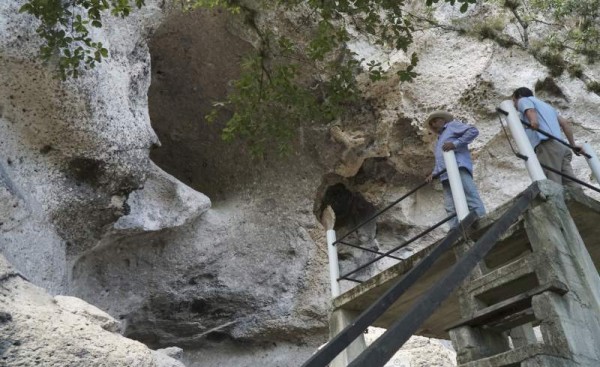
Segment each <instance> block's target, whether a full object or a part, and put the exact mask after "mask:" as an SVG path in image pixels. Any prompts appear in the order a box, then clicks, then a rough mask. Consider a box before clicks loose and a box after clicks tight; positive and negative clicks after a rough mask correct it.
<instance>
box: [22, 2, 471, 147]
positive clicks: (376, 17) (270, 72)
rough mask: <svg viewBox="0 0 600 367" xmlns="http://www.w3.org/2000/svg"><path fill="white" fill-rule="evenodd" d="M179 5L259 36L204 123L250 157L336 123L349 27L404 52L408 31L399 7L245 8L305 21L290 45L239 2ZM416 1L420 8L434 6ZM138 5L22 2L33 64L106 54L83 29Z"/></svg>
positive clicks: (81, 64) (346, 107)
mask: <svg viewBox="0 0 600 367" xmlns="http://www.w3.org/2000/svg"><path fill="white" fill-rule="evenodd" d="M180 1H181V3H182V5H183V6H184V8H187V9H195V8H215V7H218V8H223V9H227V10H229V11H231V13H233V14H238V16H240V17H244V19H245V20H246V22H247V24H248V25H249V26H250V27H251V28H253V29H254V31H255V32H256V34H257V35H258V36H259V38H260V46H259V47H258V49H257V50H256V52H255V53H254V54H252V55H249V56H247V57H246V59H245V60H244V62H243V64H242V74H241V76H240V78H239V80H237V82H236V83H235V88H234V90H233V91H232V92H231V93H230V94H229V96H228V97H227V99H226V101H222V102H216V103H215V105H216V106H217V107H216V109H215V110H214V111H213V112H211V113H210V114H209V115H208V116H207V119H208V120H209V121H214V120H215V119H217V118H218V119H221V118H226V119H227V121H226V123H225V128H224V130H223V138H224V139H225V140H234V139H236V138H242V139H243V140H245V141H246V142H247V143H248V146H249V147H250V149H251V152H252V153H253V154H254V155H258V156H260V155H262V154H263V153H264V152H265V150H266V149H272V148H275V149H276V150H277V151H279V152H280V153H286V152H289V151H290V149H291V148H290V142H291V141H292V140H293V138H294V136H295V131H296V129H297V127H298V126H299V125H300V124H302V123H306V122H311V121H314V122H327V121H331V120H333V119H336V118H339V117H340V116H342V115H343V114H344V113H348V112H349V111H350V109H351V107H352V105H353V103H355V102H356V101H357V100H358V99H359V98H360V91H359V89H358V86H357V76H358V75H360V74H361V73H362V72H363V70H362V68H361V62H362V61H364V60H357V59H356V55H355V54H354V53H352V52H351V51H350V50H349V48H348V47H347V42H348V41H349V40H350V34H349V30H353V31H355V32H358V33H359V34H363V35H365V36H367V37H369V38H370V39H373V40H375V42H376V43H377V44H379V45H382V46H386V47H388V48H393V49H397V50H403V51H405V52H408V48H409V46H410V45H411V44H412V42H413V37H412V32H413V31H414V28H413V24H412V22H411V18H410V17H407V16H405V14H404V12H403V8H404V5H405V1H403V0H339V1H322V0H287V1H285V0H277V1H267V0H256V1H255V3H257V4H256V5H257V6H258V7H259V8H260V9H261V10H262V11H265V12H269V11H275V10H278V9H279V10H287V11H290V14H305V15H304V16H303V19H302V22H303V25H305V26H306V27H303V28H302V29H303V33H304V34H303V35H302V36H300V37H297V39H291V38H286V37H284V36H280V35H276V34H274V33H273V32H272V31H271V30H270V29H269V27H268V26H259V25H258V22H257V14H258V13H257V10H256V9H251V8H249V7H247V6H246V5H244V4H246V2H243V1H240V0H180ZM424 1H425V2H426V4H427V5H432V4H433V3H438V2H440V0H424ZM444 2H446V3H450V4H451V5H455V4H457V5H460V9H461V11H466V10H467V8H468V6H469V5H470V4H473V3H475V0H444ZM142 6H144V0H29V1H28V2H27V3H26V4H25V5H23V6H22V7H21V9H20V11H21V12H23V13H29V14H31V15H33V16H35V17H36V18H38V19H39V20H40V25H39V27H38V28H37V30H36V31H37V33H38V35H39V36H40V37H41V38H42V39H43V40H44V43H43V45H42V47H41V52H40V55H41V58H42V59H43V60H44V61H46V62H49V63H51V64H54V65H57V69H58V73H59V76H60V77H61V78H62V79H63V80H65V79H67V78H69V77H74V78H76V77H78V76H79V75H80V74H81V72H82V71H83V70H86V69H91V68H94V67H95V66H96V64H97V63H99V62H102V60H103V59H104V58H106V57H108V54H109V52H108V49H107V48H106V47H105V46H104V45H103V44H102V43H101V42H99V41H96V40H94V38H93V37H92V35H91V32H90V30H91V29H92V28H101V27H102V25H103V23H102V22H103V16H106V15H107V14H108V12H110V14H111V15H112V16H118V17H126V16H128V15H129V14H130V13H131V12H132V11H133V10H134V8H141V7H142ZM307 35H308V37H307ZM293 36H295V35H291V37H293ZM306 38H308V40H306ZM409 60H410V62H409V64H408V65H407V67H406V68H405V69H403V70H400V71H398V72H397V74H398V77H399V79H400V80H401V81H411V80H412V79H414V78H415V77H416V76H417V74H416V73H415V71H414V68H415V66H416V64H417V62H418V58H417V55H416V54H413V55H412V56H411V57H410V59H409ZM366 68H367V73H368V76H369V78H370V79H371V80H372V81H377V80H380V79H383V78H386V77H387V75H386V73H385V72H384V70H383V67H382V65H381V64H380V63H378V62H370V63H367V64H366ZM221 110H225V111H226V112H228V113H227V115H226V116H225V115H224V114H223V113H221V112H220V111H221Z"/></svg>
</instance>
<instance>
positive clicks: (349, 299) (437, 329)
mask: <svg viewBox="0 0 600 367" xmlns="http://www.w3.org/2000/svg"><path fill="white" fill-rule="evenodd" d="M565 196H566V203H567V206H568V208H569V210H570V213H571V216H572V217H573V220H574V221H575V223H576V225H577V228H578V230H579V232H580V234H581V237H582V238H583V241H584V243H585V244H586V247H587V249H588V251H589V253H590V255H591V257H592V259H593V261H594V264H595V265H596V269H599V270H600V202H598V201H596V200H594V199H592V198H590V197H588V196H586V195H584V194H582V193H581V192H579V191H571V190H569V191H567V192H566V193H565ZM511 204H512V202H509V203H506V204H505V205H503V206H502V207H500V208H498V209H497V210H495V211H494V212H492V213H490V214H489V215H488V216H487V217H486V218H484V219H483V220H481V221H480V223H479V226H478V228H477V229H475V230H472V231H470V232H469V234H468V235H469V237H470V238H471V239H473V240H475V241H476V240H477V239H478V238H479V237H480V236H482V235H483V233H485V231H486V230H487V229H488V228H489V227H490V226H491V225H492V224H493V223H494V221H495V220H496V219H497V218H499V217H500V216H501V215H502V214H503V213H504V211H505V210H506V208H507V207H509V206H510V205H511ZM431 248H432V247H428V248H426V249H424V250H421V251H420V252H418V253H416V254H414V255H413V256H411V257H410V258H408V259H407V260H405V261H403V262H400V263H398V264H396V265H394V266H392V267H390V268H388V269H387V270H385V271H383V272H381V273H380V274H378V275H377V276H375V277H373V278H371V279H369V280H368V281H366V282H364V283H362V284H359V285H357V286H355V287H354V288H352V289H351V290H349V291H347V292H345V293H344V294H342V295H340V296H339V297H337V298H336V299H334V300H333V307H334V308H335V309H340V308H341V309H345V310H351V311H356V312H362V311H363V310H365V309H366V308H368V307H369V306H370V305H371V304H372V303H373V302H374V301H375V300H377V298H379V297H380V296H381V295H382V294H383V293H384V292H385V291H386V290H387V289H388V288H389V287H390V286H391V285H392V284H394V282H395V281H397V280H398V279H399V277H402V276H403V275H404V274H405V273H406V272H407V271H409V270H410V269H411V268H412V266H413V265H414V264H416V263H417V262H418V261H419V260H421V259H422V258H423V257H425V256H426V255H427V254H428V253H429V252H430V251H431ZM528 253H530V247H529V240H528V239H527V234H526V232H525V228H524V222H523V220H522V219H521V220H519V221H518V222H517V223H515V224H514V225H513V226H512V227H511V229H510V230H509V231H508V233H506V235H505V236H504V237H503V238H502V240H501V241H500V242H498V244H496V246H495V247H494V249H492V250H491V252H490V253H489V254H488V256H487V257H486V265H487V267H488V269H490V270H492V269H496V268H500V267H503V266H505V265H508V264H510V263H511V262H514V261H515V259H519V258H523V257H525V256H526V255H527V254H528ZM455 260H456V259H455V255H454V253H453V252H452V251H448V252H447V253H446V254H444V255H443V256H442V257H441V258H440V259H439V260H438V261H437V262H436V263H435V264H434V265H433V267H432V268H431V269H430V270H429V271H428V272H427V273H426V274H425V275H424V276H423V277H422V278H421V279H420V280H419V281H418V282H417V283H416V284H415V285H414V286H413V287H411V289H409V290H408V291H407V292H406V293H405V294H404V295H403V296H402V297H401V298H400V299H399V300H398V301H397V302H396V303H394V305H392V307H390V308H389V309H388V311H387V312H386V313H385V314H384V315H382V316H381V317H380V318H379V319H378V320H377V321H376V322H375V324H374V326H378V327H382V328H388V327H389V326H390V325H391V324H392V323H393V322H395V321H396V320H397V319H398V317H399V315H402V314H403V313H405V312H406V311H407V310H408V309H409V308H410V307H411V305H412V304H413V302H414V301H415V300H417V299H418V298H419V297H420V296H421V295H422V294H423V293H424V292H425V291H427V290H428V289H429V287H431V286H432V285H433V284H434V282H435V281H436V280H438V279H439V278H440V277H442V276H443V275H444V273H445V272H446V271H447V270H448V269H449V268H450V267H451V266H452V265H454V263H455ZM515 265H517V264H513V265H511V266H512V267H515ZM523 279H524V280H523V281H524V282H528V281H531V280H530V279H528V278H523ZM515 287H516V288H519V285H517V284H516V285H515ZM489 296H490V297H496V296H498V297H500V298H505V295H493V294H490V295H489ZM459 320H460V313H459V305H458V297H457V295H456V292H455V293H454V294H453V295H452V296H450V297H449V298H448V299H447V300H446V301H445V302H444V303H443V304H442V305H441V306H440V308H438V310H437V311H436V312H435V313H434V314H433V315H432V316H431V317H430V318H429V319H428V320H427V321H426V322H425V323H424V324H423V325H422V326H421V328H420V329H419V330H418V331H417V333H416V334H417V335H422V336H427V337H435V338H443V339H448V338H449V336H448V333H447V332H446V329H447V328H448V327H449V326H450V325H452V324H454V323H456V322H458V321H459Z"/></svg>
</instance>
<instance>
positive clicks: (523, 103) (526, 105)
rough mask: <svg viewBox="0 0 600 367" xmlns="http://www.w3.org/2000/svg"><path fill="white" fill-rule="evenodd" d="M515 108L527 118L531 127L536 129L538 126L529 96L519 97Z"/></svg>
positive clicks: (535, 112) (533, 106)
mask: <svg viewBox="0 0 600 367" xmlns="http://www.w3.org/2000/svg"><path fill="white" fill-rule="evenodd" d="M517 108H518V109H519V112H521V114H522V115H523V116H525V118H527V121H529V124H530V125H531V128H532V129H534V130H537V129H538V128H539V127H540V122H539V121H538V116H537V111H536V110H535V105H534V104H533V102H532V101H531V100H530V99H529V98H525V97H523V98H520V99H519V101H518V102H517Z"/></svg>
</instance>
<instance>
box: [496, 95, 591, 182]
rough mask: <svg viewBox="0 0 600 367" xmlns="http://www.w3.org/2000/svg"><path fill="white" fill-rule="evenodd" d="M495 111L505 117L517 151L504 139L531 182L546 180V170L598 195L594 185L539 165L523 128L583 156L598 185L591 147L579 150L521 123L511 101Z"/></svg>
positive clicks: (587, 146) (584, 146) (547, 133)
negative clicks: (523, 165) (519, 160)
mask: <svg viewBox="0 0 600 367" xmlns="http://www.w3.org/2000/svg"><path fill="white" fill-rule="evenodd" d="M496 111H497V112H498V113H499V114H500V115H503V116H505V117H506V120H507V125H508V126H509V129H510V131H511V133H512V136H513V139H514V140H515V142H516V144H517V147H518V150H515V148H514V147H513V145H512V143H511V142H510V139H509V137H508V134H507V136H506V138H507V140H508V143H509V145H510V148H511V150H512V151H513V153H514V154H515V156H517V157H518V158H520V159H522V160H523V161H525V165H526V166H527V170H528V171H529V175H530V177H531V179H532V180H533V181H539V180H543V179H546V175H545V174H544V172H543V170H546V171H550V172H553V173H555V174H557V175H560V176H561V177H564V178H566V179H568V180H570V181H573V182H575V183H577V184H579V185H581V186H584V187H587V188H589V189H590V190H593V191H596V192H598V193H600V188H598V187H596V186H594V185H591V184H589V183H587V182H585V181H582V180H580V179H578V178H576V177H572V176H570V175H567V174H565V173H563V172H561V171H559V170H557V169H555V168H552V167H549V166H548V165H546V164H543V163H541V162H540V161H539V160H538V158H537V155H536V153H535V151H534V148H533V147H532V146H531V143H530V141H529V139H528V138H527V135H526V134H525V129H524V127H523V126H526V127H527V128H529V129H532V130H534V131H536V132H538V133H540V134H542V135H544V136H545V137H547V138H548V139H550V140H554V141H556V142H558V143H560V144H562V145H564V146H566V147H568V148H569V149H571V150H573V151H574V152H575V153H576V154H577V155H579V154H580V155H582V156H584V157H585V158H586V161H587V163H588V165H589V166H590V169H591V170H592V173H593V175H594V177H595V178H596V181H597V182H598V183H600V161H599V160H598V157H597V156H596V153H595V152H594V150H593V149H592V147H591V146H590V145H589V144H587V143H586V144H584V145H583V148H582V149H580V148H579V147H577V146H574V145H571V144H569V143H568V142H566V141H564V140H563V139H562V138H559V137H557V136H554V135H552V134H551V133H549V132H547V131H544V130H543V129H540V128H537V129H533V127H532V126H531V124H530V123H528V122H526V121H523V120H521V119H520V118H519V116H518V113H517V111H516V109H515V107H514V105H513V103H512V101H508V100H507V101H504V102H502V104H501V105H500V107H498V108H497V109H496ZM500 120H501V119H500ZM500 123H501V125H502V128H503V129H504V124H503V123H502V120H501V121H500ZM504 132H505V134H506V130H504Z"/></svg>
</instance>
